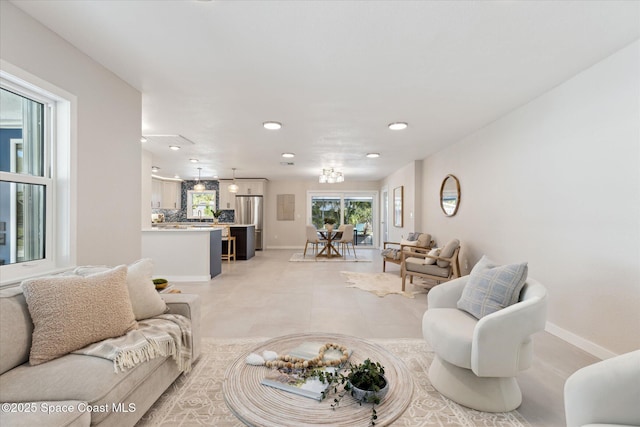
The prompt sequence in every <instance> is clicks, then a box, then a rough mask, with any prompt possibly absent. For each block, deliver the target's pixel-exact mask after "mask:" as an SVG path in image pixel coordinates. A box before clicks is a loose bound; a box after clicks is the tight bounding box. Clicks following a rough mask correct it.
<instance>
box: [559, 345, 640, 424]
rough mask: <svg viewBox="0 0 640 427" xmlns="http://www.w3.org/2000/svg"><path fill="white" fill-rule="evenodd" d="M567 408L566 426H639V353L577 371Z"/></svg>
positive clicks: (567, 388)
mask: <svg viewBox="0 0 640 427" xmlns="http://www.w3.org/2000/svg"><path fill="white" fill-rule="evenodd" d="M564 405H565V415H566V417H567V427H584V426H595V425H597V426H601V427H604V426H617V427H621V426H640V350H637V351H633V352H631V353H626V354H622V355H620V356H616V357H613V358H611V359H607V360H603V361H602V362H598V363H594V364H593V365H589V366H586V367H584V368H582V369H579V370H578V371H576V372H574V373H573V375H571V376H570V377H569V379H567V382H566V383H565V385H564Z"/></svg>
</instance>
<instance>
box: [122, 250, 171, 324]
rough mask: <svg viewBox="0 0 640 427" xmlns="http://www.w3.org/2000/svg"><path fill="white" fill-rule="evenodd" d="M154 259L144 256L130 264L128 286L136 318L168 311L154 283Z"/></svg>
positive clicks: (146, 317) (145, 317)
mask: <svg viewBox="0 0 640 427" xmlns="http://www.w3.org/2000/svg"><path fill="white" fill-rule="evenodd" d="M152 275H153V260H152V259H151V258H143V259H141V260H139V261H136V262H134V263H133V264H130V265H129V269H128V272H127V286H128V287H129V297H130V298H131V306H132V307H133V313H134V314H135V315H136V320H143V319H148V318H150V317H154V316H158V315H160V314H163V313H165V312H166V311H167V304H165V302H164V300H163V299H162V297H160V294H158V291H156V287H155V285H154V284H153V278H152V277H151V276H152Z"/></svg>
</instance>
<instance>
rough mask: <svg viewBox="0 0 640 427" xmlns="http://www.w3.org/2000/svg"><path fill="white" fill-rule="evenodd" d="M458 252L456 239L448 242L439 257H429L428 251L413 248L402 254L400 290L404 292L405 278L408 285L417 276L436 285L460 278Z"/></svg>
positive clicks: (458, 245)
mask: <svg viewBox="0 0 640 427" xmlns="http://www.w3.org/2000/svg"><path fill="white" fill-rule="evenodd" d="M459 252H460V241H459V240H458V239H453V240H451V241H449V242H448V243H447V244H446V245H445V246H444V247H443V248H442V249H441V251H440V254H439V255H429V250H427V249H422V248H415V247H414V248H411V249H410V250H408V251H404V252H402V261H401V274H402V290H403V291H404V288H405V281H406V279H407V276H409V283H413V276H418V277H422V278H423V279H431V280H435V281H436V282H437V283H436V284H440V283H442V282H447V281H449V280H451V279H456V278H458V277H460V264H459V262H458V253H459Z"/></svg>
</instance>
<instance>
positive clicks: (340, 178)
mask: <svg viewBox="0 0 640 427" xmlns="http://www.w3.org/2000/svg"><path fill="white" fill-rule="evenodd" d="M318 182H319V183H320V184H335V183H337V182H344V175H343V174H342V172H337V171H336V170H334V169H333V168H331V169H322V175H320V178H319V179H318Z"/></svg>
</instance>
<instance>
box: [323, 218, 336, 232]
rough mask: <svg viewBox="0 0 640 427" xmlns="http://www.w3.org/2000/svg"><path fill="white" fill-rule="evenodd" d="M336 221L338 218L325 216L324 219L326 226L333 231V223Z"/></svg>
mask: <svg viewBox="0 0 640 427" xmlns="http://www.w3.org/2000/svg"><path fill="white" fill-rule="evenodd" d="M335 223H336V220H335V219H333V218H325V219H324V227H325V228H326V229H327V230H329V231H333V225H334V224H335Z"/></svg>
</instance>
